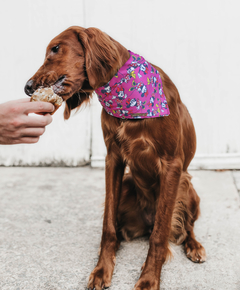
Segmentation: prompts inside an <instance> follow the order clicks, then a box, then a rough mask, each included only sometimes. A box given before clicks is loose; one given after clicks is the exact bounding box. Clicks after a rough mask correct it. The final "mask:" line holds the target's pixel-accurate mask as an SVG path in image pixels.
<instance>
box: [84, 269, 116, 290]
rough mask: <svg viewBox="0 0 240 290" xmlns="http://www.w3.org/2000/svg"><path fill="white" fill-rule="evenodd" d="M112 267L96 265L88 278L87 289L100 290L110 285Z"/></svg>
mask: <svg viewBox="0 0 240 290" xmlns="http://www.w3.org/2000/svg"><path fill="white" fill-rule="evenodd" d="M106 265H107V264H106ZM112 274H113V267H109V265H108V266H103V265H98V266H97V267H96V268H95V269H94V270H93V271H92V273H91V275H90V276H89V280H88V285H87V289H88V290H102V289H106V288H109V287H110V285H111V280H112Z"/></svg>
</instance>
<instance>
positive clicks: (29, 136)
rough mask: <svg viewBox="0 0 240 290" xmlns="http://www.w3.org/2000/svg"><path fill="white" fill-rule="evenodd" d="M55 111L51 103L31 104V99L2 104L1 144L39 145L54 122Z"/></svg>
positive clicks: (0, 105)
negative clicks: (40, 139) (39, 141)
mask: <svg viewBox="0 0 240 290" xmlns="http://www.w3.org/2000/svg"><path fill="white" fill-rule="evenodd" d="M53 111H54V106H53V105H52V104H51V103H47V102H30V98H24V99H19V100H14V101H9V102H6V103H2V104H0V144H5V145H11V144H21V143H26V144H31V143H37V142H38V140H39V138H40V136H41V135H42V134H43V133H44V132H45V127H46V126H47V125H49V124H50V123H51V122H52V116H51V115H50V114H49V113H51V112H53ZM30 113H36V114H38V115H39V116H33V115H29V114H30Z"/></svg>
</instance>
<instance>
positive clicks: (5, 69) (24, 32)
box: [0, 0, 240, 168]
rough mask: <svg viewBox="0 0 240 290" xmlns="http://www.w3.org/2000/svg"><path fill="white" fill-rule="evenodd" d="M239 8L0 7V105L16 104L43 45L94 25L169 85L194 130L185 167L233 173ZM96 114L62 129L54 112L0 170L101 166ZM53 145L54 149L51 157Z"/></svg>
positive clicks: (238, 140)
mask: <svg viewBox="0 0 240 290" xmlns="http://www.w3.org/2000/svg"><path fill="white" fill-rule="evenodd" d="M239 8H240V4H239V1H237V0H229V1H219V0H203V1H191V0H182V1H177V0H172V1H171V0H170V1H160V0H148V1H146V0H145V1H144V0H132V1H126V0H122V1H110V0H101V1H97V0H85V1H81V0H77V1H74V0H69V1H68V2H67V3H66V2H65V1H60V0H58V1H57V0H48V1H45V0H44V1H43V0H35V1H30V0H29V1H27V0H22V1H18V0H12V1H8V2H7V1H6V2H4V4H2V9H1V12H0V13H1V14H0V31H1V45H0V63H1V67H0V81H1V84H2V89H1V92H2V94H1V96H0V98H1V102H3V101H6V100H8V99H16V98H21V97H24V93H23V87H24V84H25V82H26V80H27V79H28V78H29V77H30V76H32V74H33V73H34V72H35V71H36V69H37V68H38V67H39V66H40V65H41V63H42V61H43V57H44V53H45V48H46V45H47V44H48V42H49V41H50V40H51V38H53V37H54V36H55V35H57V34H58V33H59V32H61V31H62V30H64V29H65V28H67V27H69V26H71V25H79V26H84V27H90V26H95V27H98V28H100V29H102V30H103V31H105V32H106V33H108V34H109V35H111V36H112V37H113V38H115V39H116V40H118V41H119V42H121V43H122V44H123V45H124V46H125V47H127V48H128V49H130V50H132V51H134V52H136V53H139V54H142V55H143V56H144V57H145V58H146V59H147V60H149V61H150V62H153V63H155V64H157V65H158V66H160V67H161V68H162V69H163V70H164V71H165V72H166V73H167V74H168V75H169V76H170V77H171V79H172V80H173V82H174V83H175V84H176V86H177V88H178V90H179V92H180V95H181V98H182V100H183V102H184V103H185V104H186V105H187V107H188V109H189V111H190V113H191V115H192V118H193V121H194V124H195V127H196V131H197V137H198V148H197V154H196V158H195V159H194V161H193V163H192V168H199V167H201V168H225V167H227V168H240V130H239V124H240V114H239V107H240V92H239V89H238V83H239V79H240V70H239V67H240V56H239V51H240V35H239V27H240V19H239ZM100 110H101V108H100V105H99V104H98V102H97V100H96V99H95V100H93V102H92V107H91V109H90V111H86V110H85V111H84V112H82V113H78V114H77V115H76V116H75V117H74V118H73V119H71V120H70V121H67V122H64V121H63V119H62V112H61V111H58V112H57V113H56V114H55V115H54V122H53V124H51V125H50V126H48V129H47V132H46V133H45V134H44V136H42V138H41V140H40V142H39V143H38V144H36V145H15V146H0V163H1V164H11V163H13V161H14V162H15V164H18V162H19V161H18V159H19V160H21V162H22V163H28V164H31V163H33V161H34V163H35V164H38V163H40V162H43V163H44V162H45V161H46V160H48V162H51V161H55V162H61V161H64V162H66V163H67V164H69V165H71V164H72V165H76V164H77V163H81V162H85V161H86V160H88V158H89V156H90V152H92V160H93V165H94V164H95V165H99V164H102V161H103V158H104V154H105V147H104V145H103V140H102V136H101V128H100ZM76 131H77V132H76ZM54 140H55V141H54ZM53 142H56V143H55V144H61V146H59V147H58V148H57V149H56V148H54V150H53V149H52V147H51V146H50V145H51V144H53ZM69 148H71V150H69ZM20 152H21V154H20V155H21V158H19V153H20ZM99 162H100V163H99Z"/></svg>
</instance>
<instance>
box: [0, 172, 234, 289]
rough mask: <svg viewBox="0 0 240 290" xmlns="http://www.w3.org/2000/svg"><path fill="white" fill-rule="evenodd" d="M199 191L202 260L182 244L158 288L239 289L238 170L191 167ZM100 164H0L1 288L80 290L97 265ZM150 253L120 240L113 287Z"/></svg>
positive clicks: (131, 278) (141, 242)
mask: <svg viewBox="0 0 240 290" xmlns="http://www.w3.org/2000/svg"><path fill="white" fill-rule="evenodd" d="M191 174H192V176H193V180H192V181H193V184H194V186H195V189H196V191H197V192H198V194H199V196H200V197H201V212H202V214H201V217H200V218H199V220H198V221H197V222H196V227H195V233H196V236H197V239H198V240H199V241H200V242H201V243H202V244H203V245H204V247H205V249H206V252H207V262H206V263H204V264H194V263H192V262H191V261H190V260H188V259H187V258H186V256H185V254H184V252H183V248H182V247H181V246H173V252H174V259H173V260H172V261H170V262H168V263H167V264H165V266H164V268H163V272H162V276H161V280H162V283H161V290H188V289H189V290H195V289H196V290H202V289H206V290H240V202H239V193H238V190H237V188H238V189H239V191H240V172H239V171H236V172H232V171H225V172H214V171H192V172H191ZM103 202H104V170H101V169H91V168H90V167H80V168H20V167H11V168H5V167H0V289H1V290H42V289H43V290H80V289H85V288H86V285H87V282H86V281H87V278H88V276H89V274H90V272H91V271H92V270H93V268H94V266H95V264H96V263H97V259H98V256H97V252H98V247H99V243H100V238H101V228H102V213H103ZM147 251H148V241H147V239H146V238H140V239H137V240H134V241H131V242H128V243H127V242H123V243H122V244H121V246H120V249H119V251H118V253H117V262H116V267H115V270H114V275H113V280H112V286H111V287H110V289H111V290H131V289H132V288H133V286H134V284H135V283H136V281H137V279H138V277H139V274H140V269H141V266H142V264H143V262H144V261H145V258H146V255H147Z"/></svg>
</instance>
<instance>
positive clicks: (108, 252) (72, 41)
mask: <svg viewBox="0 0 240 290" xmlns="http://www.w3.org/2000/svg"><path fill="white" fill-rule="evenodd" d="M128 59H129V52H128V50H127V49H126V48H125V47H123V46H122V45H121V44H120V43H119V42H117V41H115V40H114V39H112V38H111V37H110V36H108V35H107V34H105V33H103V32H102V31H101V30H99V29H97V28H88V29H85V28H82V27H77V26H74V27H70V28H68V29H67V30H65V31H64V32H62V33H61V34H60V35H58V36H57V37H55V38H54V39H53V40H52V41H51V42H50V44H49V45H48V47H47V51H46V57H45V61H44V64H43V65H42V66H41V67H40V68H39V70H38V71H37V72H36V74H35V75H34V76H33V77H32V78H31V79H30V80H29V81H28V82H27V84H26V86H25V92H26V93H27V94H28V95H31V94H32V93H33V92H34V91H35V90H36V89H37V88H38V87H48V86H53V89H54V91H55V93H57V94H58V95H60V96H61V97H62V98H63V99H64V100H65V102H66V105H65V111H64V118H65V119H68V118H69V117H70V114H71V110H73V109H75V108H76V109H77V108H79V107H80V106H81V105H82V104H83V103H86V102H88V101H89V100H90V97H91V95H92V93H93V92H94V90H95V89H97V88H98V87H101V86H103V85H105V84H106V83H108V82H109V80H110V79H111V78H112V77H113V76H114V75H115V74H116V72H117V71H118V70H119V68H120V67H121V66H123V64H124V63H126V61H127V60H128ZM153 66H154V67H155V68H156V69H157V70H158V71H159V73H160V76H161V79H162V82H163V89H164V92H165V95H166V99H167V102H168V106H169V110H170V115H169V116H168V117H161V118H150V119H140V120H129V119H119V118H116V117H113V116H111V115H109V114H108V113H106V111H105V110H104V109H103V110H102V115H101V121H102V130H103V136H104V140H105V144H106V147H107V156H106V168H105V178H106V197H105V209H104V217H103V229H102V239H101V246H100V255H99V260H98V263H97V265H96V267H95V269H94V270H93V271H92V273H91V274H90V277H89V281H88V289H97V290H98V289H104V288H107V287H109V286H110V284H111V278H112V274H113V269H114V265H115V263H116V258H115V255H116V250H117V249H118V247H119V243H120V241H121V239H126V240H130V239H133V238H136V237H139V236H143V235H147V234H148V235H150V237H149V251H148V255H147V258H146V261H145V263H144V264H143V267H142V272H141V275H140V278H139V280H138V282H137V283H136V285H135V287H134V289H135V290H145V289H147V290H158V289H159V287H160V274H161V269H162V266H163V264H164V262H165V261H166V259H167V257H168V256H169V254H170V249H169V241H170V242H173V243H176V244H178V245H180V244H182V243H183V244H184V247H185V252H186V255H187V257H188V258H189V259H191V260H192V261H193V262H197V263H202V262H204V261H205V260H206V254H205V249H204V248H203V246H202V245H201V244H200V243H199V242H198V241H197V240H196V239H195V235H194V232H193V227H194V222H195V221H196V219H197V218H198V216H199V212H200V210H199V201H200V199H199V197H198V195H197V193H196V191H195V190H194V188H193V185H192V183H191V176H190V175H189V174H188V171H187V168H188V166H189V164H190V162H191V160H192V158H193V156H194V154H195V150H196V135H195V130H194V126H193V122H192V119H191V117H190V115H189V112H188V110H187V108H186V107H185V105H184V104H183V103H182V101H181V99H180V96H179V93H178V90H177V88H176V87H175V85H174V84H173V82H172V81H171V80H170V78H169V77H168V76H167V75H166V74H165V73H164V72H163V71H162V69H160V68H159V67H157V66H155V65H153Z"/></svg>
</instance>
